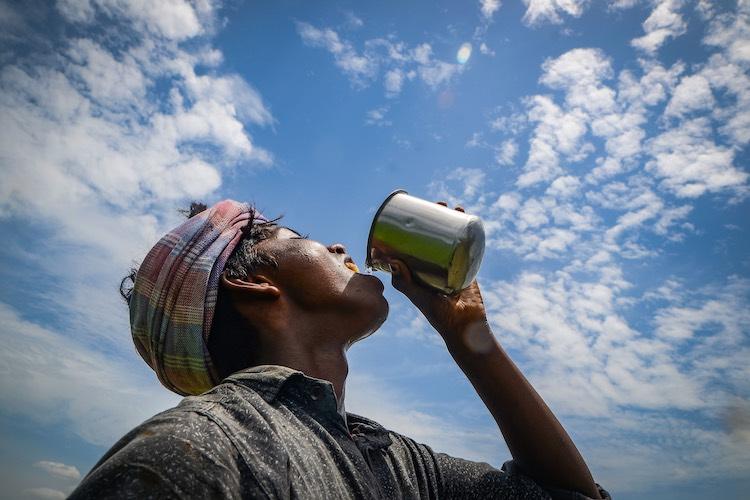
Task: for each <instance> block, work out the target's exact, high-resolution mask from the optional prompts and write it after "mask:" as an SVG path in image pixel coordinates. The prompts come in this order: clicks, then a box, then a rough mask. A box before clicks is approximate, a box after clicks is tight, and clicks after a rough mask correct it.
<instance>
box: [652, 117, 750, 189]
mask: <svg viewBox="0 0 750 500" xmlns="http://www.w3.org/2000/svg"><path fill="white" fill-rule="evenodd" d="M648 149H649V153H650V155H651V156H652V158H653V159H652V160H649V161H648V162H647V164H646V170H648V171H649V172H651V173H653V174H654V175H655V176H656V177H657V178H659V179H661V180H662V185H663V186H664V187H665V188H666V189H668V190H670V191H672V192H674V193H675V194H676V195H677V196H679V197H682V198H695V197H698V196H701V195H702V194H704V193H706V192H719V191H723V190H738V189H741V188H742V187H743V186H744V185H745V183H746V182H747V178H748V174H747V173H745V172H743V171H742V170H739V169H738V168H737V167H735V166H734V154H735V153H734V150H732V149H731V148H727V147H723V146H719V145H717V144H716V143H715V142H714V141H713V139H712V137H711V126H710V124H709V122H708V120H707V119H706V118H696V119H693V120H689V121H686V122H684V123H682V124H681V125H680V126H679V127H678V128H675V129H672V130H669V131H667V132H664V133H662V134H661V135H659V136H657V137H655V138H654V139H652V140H651V141H650V142H649V146H648Z"/></svg>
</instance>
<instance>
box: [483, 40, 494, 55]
mask: <svg viewBox="0 0 750 500" xmlns="http://www.w3.org/2000/svg"><path fill="white" fill-rule="evenodd" d="M479 52H481V53H482V54H484V55H486V56H491V57H494V56H495V51H494V50H492V49H491V48H489V47H488V46H487V44H486V43H484V42H482V43H481V44H479Z"/></svg>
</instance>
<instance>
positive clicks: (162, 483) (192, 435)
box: [69, 412, 264, 500]
mask: <svg viewBox="0 0 750 500" xmlns="http://www.w3.org/2000/svg"><path fill="white" fill-rule="evenodd" d="M236 456H237V451H236V449H235V448H234V446H233V445H232V444H231V442H230V440H229V439H228V438H227V437H226V435H225V434H224V432H223V431H222V430H221V428H219V427H218V425H216V424H215V423H213V421H212V420H211V419H210V418H208V417H207V416H205V415H202V414H200V413H196V412H171V413H168V414H161V415H157V416H156V417H154V418H152V419H150V420H148V421H146V422H145V423H144V424H142V425H140V426H139V427H137V428H135V429H133V430H132V431H131V432H129V433H128V434H127V435H126V436H124V437H123V438H122V439H121V440H120V441H119V442H117V443H116V444H115V445H114V446H113V447H112V449H110V450H109V451H108V452H107V453H106V454H105V455H104V457H102V459H101V460H100V461H99V463H97V464H96V465H95V466H94V468H93V469H92V470H91V472H89V473H88V475H87V476H86V477H85V478H84V479H83V481H82V482H81V484H79V485H78V487H77V488H76V489H75V491H73V493H72V494H71V496H70V497H69V498H70V499H73V500H78V499H89V498H105V499H106V498H134V499H135V498H138V499H146V498H229V499H232V498H238V495H239V492H241V491H242V488H243V487H244V488H246V490H245V491H246V493H250V494H252V492H253V489H254V487H257V485H253V484H247V482H248V481H247V479H248V478H244V477H242V476H243V475H242V474H241V472H240V470H239V467H238V466H237V457H236ZM257 493H258V495H256V496H254V497H261V496H264V495H263V494H262V492H260V491H257Z"/></svg>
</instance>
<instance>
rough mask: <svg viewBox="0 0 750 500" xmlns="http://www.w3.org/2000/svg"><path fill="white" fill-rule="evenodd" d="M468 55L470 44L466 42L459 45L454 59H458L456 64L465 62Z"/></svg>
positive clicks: (469, 55)
mask: <svg viewBox="0 0 750 500" xmlns="http://www.w3.org/2000/svg"><path fill="white" fill-rule="evenodd" d="M470 57H471V44H470V43H468V42H467V43H464V44H463V45H461V48H459V49H458V52H457V53H456V61H458V64H466V62H467V61H468V60H469V58H470Z"/></svg>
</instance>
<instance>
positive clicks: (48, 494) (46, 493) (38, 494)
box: [24, 488, 67, 500]
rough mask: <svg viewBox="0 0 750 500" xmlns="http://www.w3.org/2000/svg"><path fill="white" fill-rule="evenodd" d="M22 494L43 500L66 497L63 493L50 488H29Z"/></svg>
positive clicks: (63, 499)
mask: <svg viewBox="0 0 750 500" xmlns="http://www.w3.org/2000/svg"><path fill="white" fill-rule="evenodd" d="M24 494H26V495H29V496H30V497H34V498H41V499H44V500H65V498H67V495H66V494H65V493H63V492H62V491H60V490H55V489H52V488H29V489H27V490H24Z"/></svg>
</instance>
